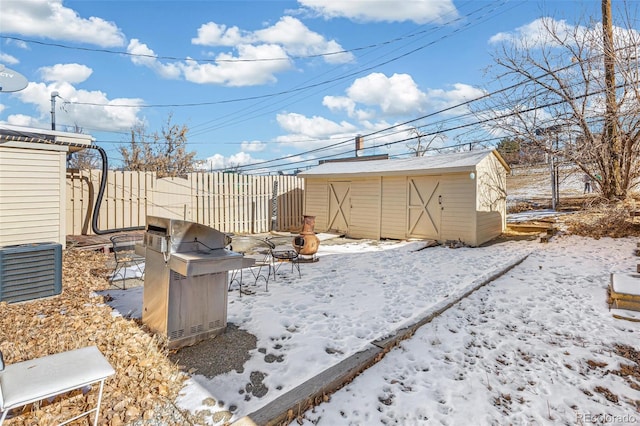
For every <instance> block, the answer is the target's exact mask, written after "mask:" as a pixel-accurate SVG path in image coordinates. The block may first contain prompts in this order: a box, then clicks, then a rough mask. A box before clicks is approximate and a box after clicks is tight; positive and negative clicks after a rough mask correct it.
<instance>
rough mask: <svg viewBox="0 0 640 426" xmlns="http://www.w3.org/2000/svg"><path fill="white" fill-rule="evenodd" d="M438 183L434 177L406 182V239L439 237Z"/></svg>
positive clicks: (416, 178) (410, 179)
mask: <svg viewBox="0 0 640 426" xmlns="http://www.w3.org/2000/svg"><path fill="white" fill-rule="evenodd" d="M439 187H440V181H439V180H438V178H436V177H424V176H422V177H409V178H408V180H407V237H413V238H433V239H438V238H439V237H440V214H441V213H440V212H441V209H440V207H441V206H440V199H439V196H440V191H439Z"/></svg>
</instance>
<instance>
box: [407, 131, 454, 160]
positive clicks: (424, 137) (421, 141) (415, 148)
mask: <svg viewBox="0 0 640 426" xmlns="http://www.w3.org/2000/svg"><path fill="white" fill-rule="evenodd" d="M441 130H442V125H440V126H438V128H437V129H436V130H435V131H433V132H427V131H424V130H422V129H420V128H418V127H412V128H411V129H409V130H408V132H409V135H411V136H413V138H414V139H415V143H413V144H407V148H408V149H409V151H410V152H412V153H413V154H414V155H415V156H416V157H423V156H424V154H426V152H427V151H428V150H429V147H431V145H432V144H433V143H434V142H436V141H440V142H444V141H446V140H447V135H445V134H443V133H440V131H441Z"/></svg>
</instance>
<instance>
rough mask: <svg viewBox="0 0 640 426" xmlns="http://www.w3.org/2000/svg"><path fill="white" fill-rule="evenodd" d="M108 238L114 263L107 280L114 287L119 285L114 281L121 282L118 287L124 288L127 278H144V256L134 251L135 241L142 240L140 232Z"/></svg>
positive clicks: (125, 287)
mask: <svg viewBox="0 0 640 426" xmlns="http://www.w3.org/2000/svg"><path fill="white" fill-rule="evenodd" d="M110 240H111V249H112V251H113V256H114V258H115V261H116V265H115V267H114V269H113V273H112V274H111V277H110V278H109V282H110V283H111V284H112V285H114V286H116V287H119V286H118V285H117V284H116V281H118V282H121V283H122V287H120V288H122V289H123V290H126V289H127V280H128V279H142V280H144V262H145V257H144V256H140V255H138V254H136V252H135V246H136V243H137V242H139V241H142V234H122V235H114V236H112V237H111V238H110Z"/></svg>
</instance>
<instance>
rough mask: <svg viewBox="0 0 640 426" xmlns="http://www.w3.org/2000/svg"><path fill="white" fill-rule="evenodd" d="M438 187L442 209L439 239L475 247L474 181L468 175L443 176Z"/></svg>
mask: <svg viewBox="0 0 640 426" xmlns="http://www.w3.org/2000/svg"><path fill="white" fill-rule="evenodd" d="M440 187H441V190H440V193H441V194H442V207H443V209H442V216H441V223H442V225H441V226H442V230H441V233H440V238H441V239H442V240H443V241H445V240H458V239H459V240H462V241H464V242H465V243H467V244H470V245H475V244H476V238H475V237H476V236H475V228H476V214H475V206H476V203H475V181H474V180H471V179H470V178H469V174H468V173H456V174H450V175H444V176H442V179H441V180H440Z"/></svg>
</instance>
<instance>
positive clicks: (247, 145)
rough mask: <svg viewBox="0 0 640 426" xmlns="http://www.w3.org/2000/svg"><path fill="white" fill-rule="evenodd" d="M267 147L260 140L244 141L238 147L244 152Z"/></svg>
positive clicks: (257, 150) (258, 150)
mask: <svg viewBox="0 0 640 426" xmlns="http://www.w3.org/2000/svg"><path fill="white" fill-rule="evenodd" d="M266 148H267V145H266V144H265V143H264V142H261V141H251V142H249V141H245V142H242V144H240V149H242V151H246V152H260V151H264V150H265V149H266Z"/></svg>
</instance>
